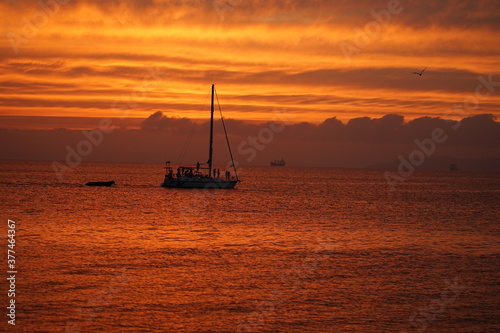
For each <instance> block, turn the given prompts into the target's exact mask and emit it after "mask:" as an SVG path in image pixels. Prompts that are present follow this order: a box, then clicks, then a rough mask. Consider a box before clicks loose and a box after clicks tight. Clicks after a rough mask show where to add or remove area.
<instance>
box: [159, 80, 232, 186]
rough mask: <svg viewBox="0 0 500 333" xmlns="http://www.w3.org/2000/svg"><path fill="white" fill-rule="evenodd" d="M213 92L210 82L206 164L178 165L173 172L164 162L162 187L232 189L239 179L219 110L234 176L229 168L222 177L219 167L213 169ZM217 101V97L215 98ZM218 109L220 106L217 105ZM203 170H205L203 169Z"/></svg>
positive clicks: (167, 163) (168, 162) (168, 164)
mask: <svg viewBox="0 0 500 333" xmlns="http://www.w3.org/2000/svg"><path fill="white" fill-rule="evenodd" d="M214 94H215V85H213V84H212V105H211V108H210V141H209V143H210V144H209V149H208V162H207V163H206V164H207V166H206V167H205V166H204V165H202V164H200V162H198V163H196V166H179V167H178V168H177V170H176V172H175V173H174V170H173V168H172V167H171V166H170V161H167V162H166V168H165V169H166V173H165V179H164V180H163V183H162V184H161V186H162V187H173V188H207V189H208V188H216V189H232V188H234V187H235V186H236V184H237V183H238V182H239V181H240V180H239V179H238V174H237V172H236V167H235V164H234V160H233V153H232V152H231V147H230V146H229V139H228V137H227V133H226V126H225V125H224V118H223V117H222V112H221V121H222V125H223V126H222V127H223V128H224V134H225V135H226V141H227V144H228V149H229V155H230V156H231V162H232V167H233V169H234V176H232V175H231V172H230V171H229V170H226V172H225V175H224V178H221V177H220V169H215V168H214V167H213V161H212V155H213V141H214V140H213V135H214V134H213V132H214ZM217 101H218V99H217ZM219 110H220V106H219ZM203 170H205V171H203Z"/></svg>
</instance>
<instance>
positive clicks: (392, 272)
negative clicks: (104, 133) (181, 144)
mask: <svg viewBox="0 0 500 333" xmlns="http://www.w3.org/2000/svg"><path fill="white" fill-rule="evenodd" d="M162 177H163V175H162V169H161V166H159V165H147V164H144V165H140V164H91V163H89V164H84V165H83V166H82V167H79V168H76V169H75V170H74V172H73V173H71V174H68V177H67V179H65V181H64V182H62V183H60V182H58V181H57V179H56V178H55V175H54V174H53V172H52V170H51V168H50V164H49V163H42V162H39V163H35V162H29V163H13V162H2V163H1V164H0V186H1V187H2V188H1V193H2V194H1V195H2V208H3V215H2V216H3V217H2V218H3V219H4V220H7V218H10V219H13V220H16V222H17V223H18V230H17V242H18V244H17V250H18V251H19V253H18V255H19V274H18V280H19V281H18V288H19V291H20V292H19V296H18V304H19V309H18V320H17V321H16V328H17V329H19V330H20V331H24V332H42V331H44V332H404V331H407V332H422V331H426V332H495V331H500V324H499V323H498V319H497V318H498V310H496V309H497V305H498V297H497V296H496V295H497V291H498V290H497V288H498V282H499V276H498V262H499V246H498V244H499V236H500V235H499V231H500V228H499V225H498V220H499V213H498V209H497V206H498V202H499V201H500V200H499V199H500V187H499V185H500V178H499V177H498V176H497V175H493V174H468V173H461V172H453V173H448V172H443V173H432V172H422V173H417V174H416V175H415V176H414V177H412V178H411V179H409V180H408V181H407V182H405V183H404V184H401V185H400V186H399V187H398V188H397V190H396V191H391V190H390V188H389V187H388V186H387V184H386V183H385V179H384V178H383V173H382V172H380V171H366V170H333V169H305V168H301V169H299V168H288V167H286V168H279V170H277V169H276V168H251V167H246V168H244V170H242V172H241V178H242V179H243V182H242V183H240V184H239V185H238V188H237V189H235V190H225V191H217V190H215V191H214V190H211V191H203V190H178V189H165V188H161V187H159V185H160V183H161V181H162V179H163V178H162ZM93 180H114V181H116V183H117V185H116V186H114V187H110V188H106V187H85V186H83V184H84V183H86V182H87V181H93ZM3 230H6V229H3ZM5 234H6V231H5Z"/></svg>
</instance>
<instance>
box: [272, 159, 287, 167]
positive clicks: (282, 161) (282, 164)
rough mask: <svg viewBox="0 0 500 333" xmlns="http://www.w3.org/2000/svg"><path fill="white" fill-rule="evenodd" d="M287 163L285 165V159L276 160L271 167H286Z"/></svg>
mask: <svg viewBox="0 0 500 333" xmlns="http://www.w3.org/2000/svg"><path fill="white" fill-rule="evenodd" d="M285 165H286V163H285V160H284V159H283V157H282V158H281V160H274V161H271V166H285Z"/></svg>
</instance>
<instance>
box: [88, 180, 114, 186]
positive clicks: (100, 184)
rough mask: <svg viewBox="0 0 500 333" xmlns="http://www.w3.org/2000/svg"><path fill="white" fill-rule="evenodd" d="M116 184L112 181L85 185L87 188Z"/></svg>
mask: <svg viewBox="0 0 500 333" xmlns="http://www.w3.org/2000/svg"><path fill="white" fill-rule="evenodd" d="M114 183H115V181H114V180H112V181H110V182H88V183H86V184H85V185H87V186H111V185H113V184H114Z"/></svg>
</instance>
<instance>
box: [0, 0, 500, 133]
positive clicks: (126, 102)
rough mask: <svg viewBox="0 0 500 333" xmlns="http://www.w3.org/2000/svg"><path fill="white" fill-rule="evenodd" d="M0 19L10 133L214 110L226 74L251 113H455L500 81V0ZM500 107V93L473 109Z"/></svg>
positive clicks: (82, 7)
mask: <svg viewBox="0 0 500 333" xmlns="http://www.w3.org/2000/svg"><path fill="white" fill-rule="evenodd" d="M42 4H45V5H43V6H42ZM214 4H215V5H214ZM0 13H1V14H0V15H1V16H2V20H1V23H3V26H2V30H3V31H2V32H3V33H2V35H3V38H2V39H1V40H0V49H1V55H0V127H9V128H34V127H37V126H35V124H36V123H38V122H39V119H40V117H41V116H50V117H57V118H49V120H48V121H44V122H43V123H44V124H45V125H44V126H45V127H47V128H50V127H56V128H57V127H61V124H64V125H63V126H62V127H67V128H79V127H81V124H82V123H81V119H83V118H87V117H97V118H102V117H113V118H116V117H124V118H126V119H128V120H130V122H129V123H127V122H126V119H125V120H124V121H125V123H126V124H129V125H130V126H136V125H137V121H135V122H134V119H137V118H147V117H148V116H149V115H150V114H152V113H154V112H156V111H162V112H163V113H164V114H167V115H170V116H180V117H190V118H206V112H207V110H208V103H209V99H208V93H209V90H210V84H211V83H212V82H214V83H216V84H217V90H218V93H219V97H220V99H221V103H222V107H223V111H224V112H225V114H226V116H227V117H231V118H235V119H240V120H271V119H273V110H276V109H278V110H286V112H288V113H289V114H290V115H293V119H294V121H309V122H314V123H319V122H322V121H323V120H325V119H327V118H331V117H335V116H336V117H337V118H338V119H340V120H342V121H345V120H348V119H352V118H356V117H362V116H369V117H380V116H382V115H385V114H389V113H397V114H400V115H403V116H405V119H414V118H417V117H421V116H427V115H428V116H436V117H443V115H444V114H445V113H446V112H447V110H449V109H450V108H451V107H452V106H453V105H454V104H457V103H458V104H460V103H463V101H464V98H469V97H474V96H475V89H476V87H477V86H478V84H479V83H480V82H479V81H478V77H479V76H480V75H481V76H483V77H484V78H486V79H488V76H489V75H491V80H492V81H494V82H500V37H499V36H500V34H499V30H500V29H499V28H500V4H499V3H498V2H497V1H472V0H470V1H413V2H412V1H409V0H407V1H401V2H398V1H394V0H393V1H389V2H388V1H349V0H339V1H326V0H324V1H300V0H282V1H277V0H276V1H258V0H257V1H252V0H237V1H235V0H231V1H222V0H221V1H212V0H208V1H202V0H184V1H181V0H177V1H173V0H148V1H139V0H124V1H118V0H116V1H115V0H111V1H98V0H42V1H40V2H39V1H23V0H10V1H2V3H1V4H0ZM346 52H347V53H349V52H351V53H350V54H347V53H346ZM424 67H428V69H427V70H426V71H425V72H424V75H422V76H421V77H420V76H417V75H414V74H411V72H412V71H420V70H421V69H423V68H424ZM498 89H500V87H495V89H494V90H498ZM486 92H487V90H484V89H483V93H486ZM499 105H500V94H499V93H498V91H493V92H492V93H491V95H490V96H488V97H485V98H482V99H481V100H480V103H479V105H478V107H477V108H476V109H474V110H472V111H471V112H470V114H471V115H473V114H474V113H491V114H494V115H495V116H500V112H499ZM32 116H36V118H35V117H34V118H31V117H32ZM61 117H71V118H70V119H66V120H65V121H60V119H61ZM50 119H54V122H53V123H51V121H50ZM56 119H58V120H57V121H55V120H56ZM455 119H457V117H455ZM30 120H31V121H30ZM87 123H88V122H87ZM2 124H4V126H2Z"/></svg>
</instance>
